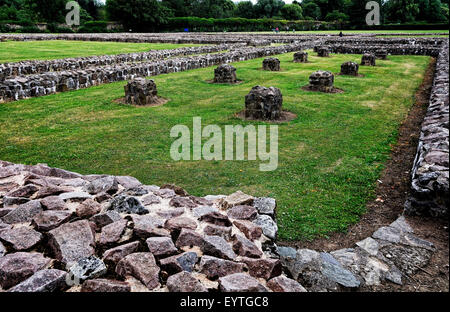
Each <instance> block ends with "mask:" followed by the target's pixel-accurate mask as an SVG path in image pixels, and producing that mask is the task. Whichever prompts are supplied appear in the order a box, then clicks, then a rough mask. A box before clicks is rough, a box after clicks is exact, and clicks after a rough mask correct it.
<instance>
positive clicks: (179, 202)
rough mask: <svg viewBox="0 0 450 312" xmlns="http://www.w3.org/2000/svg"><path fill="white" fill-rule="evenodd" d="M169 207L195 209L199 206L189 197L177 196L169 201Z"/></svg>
mask: <svg viewBox="0 0 450 312" xmlns="http://www.w3.org/2000/svg"><path fill="white" fill-rule="evenodd" d="M169 205H170V206H172V207H187V208H195V207H197V204H196V203H194V202H193V201H192V200H191V199H189V198H188V197H181V196H176V197H174V198H172V199H171V200H170V201H169Z"/></svg>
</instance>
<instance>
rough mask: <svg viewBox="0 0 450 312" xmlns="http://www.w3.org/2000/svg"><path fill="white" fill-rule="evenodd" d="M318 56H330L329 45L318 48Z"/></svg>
mask: <svg viewBox="0 0 450 312" xmlns="http://www.w3.org/2000/svg"><path fill="white" fill-rule="evenodd" d="M317 56H320V57H329V56H330V49H329V48H328V47H319V48H317Z"/></svg>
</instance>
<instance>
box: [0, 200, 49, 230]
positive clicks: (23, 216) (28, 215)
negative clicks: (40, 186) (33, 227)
mask: <svg viewBox="0 0 450 312" xmlns="http://www.w3.org/2000/svg"><path fill="white" fill-rule="evenodd" d="M42 210H43V208H42V205H41V203H40V202H39V201H37V200H32V201H29V202H27V203H25V204H22V205H20V206H18V207H17V208H16V209H14V210H12V211H11V212H9V213H8V214H7V215H6V216H4V217H3V218H2V221H3V222H5V223H8V224H13V223H23V222H30V221H31V220H32V219H33V217H34V216H35V215H37V214H38V213H40V212H41V211H42Z"/></svg>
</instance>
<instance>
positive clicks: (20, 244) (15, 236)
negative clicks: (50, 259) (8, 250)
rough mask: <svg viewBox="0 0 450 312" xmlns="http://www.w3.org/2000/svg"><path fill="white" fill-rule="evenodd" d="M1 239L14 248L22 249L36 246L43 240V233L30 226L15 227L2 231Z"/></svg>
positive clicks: (0, 233)
mask: <svg viewBox="0 0 450 312" xmlns="http://www.w3.org/2000/svg"><path fill="white" fill-rule="evenodd" d="M0 239H1V240H2V241H3V242H4V243H8V244H10V245H11V246H12V248H13V249H14V250H17V251H21V250H27V249H30V248H32V247H34V246H35V245H36V244H38V243H39V242H40V241H41V240H42V234H41V233H39V232H36V231H35V230H33V229H30V228H28V227H25V226H22V227H15V228H12V229H6V230H4V231H1V232H0Z"/></svg>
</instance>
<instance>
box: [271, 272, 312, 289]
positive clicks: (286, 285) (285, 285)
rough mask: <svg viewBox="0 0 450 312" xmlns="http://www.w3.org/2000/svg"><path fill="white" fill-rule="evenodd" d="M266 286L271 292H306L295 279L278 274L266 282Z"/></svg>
mask: <svg viewBox="0 0 450 312" xmlns="http://www.w3.org/2000/svg"><path fill="white" fill-rule="evenodd" d="M267 287H268V288H269V289H270V290H272V291H273V292H289V293H293V292H306V289H305V288H304V287H303V286H302V285H300V284H299V283H298V282H297V281H294V280H293V279H290V278H287V277H286V276H283V275H280V276H277V277H274V278H272V279H271V280H270V281H268V282H267Z"/></svg>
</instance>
